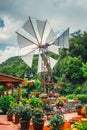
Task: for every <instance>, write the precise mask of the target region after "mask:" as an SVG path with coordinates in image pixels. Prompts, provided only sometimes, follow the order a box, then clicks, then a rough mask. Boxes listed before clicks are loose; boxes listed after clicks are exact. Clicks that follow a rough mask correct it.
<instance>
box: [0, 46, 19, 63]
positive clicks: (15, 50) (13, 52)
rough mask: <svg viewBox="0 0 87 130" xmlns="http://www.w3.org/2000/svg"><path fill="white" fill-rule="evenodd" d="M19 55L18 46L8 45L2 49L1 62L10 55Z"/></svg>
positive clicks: (0, 51) (0, 53)
mask: <svg viewBox="0 0 87 130" xmlns="http://www.w3.org/2000/svg"><path fill="white" fill-rule="evenodd" d="M17 55H18V48H16V47H11V46H7V47H6V49H5V50H4V51H2V50H0V64H1V63H2V62H4V61H5V60H7V59H8V58H10V57H14V56H17Z"/></svg>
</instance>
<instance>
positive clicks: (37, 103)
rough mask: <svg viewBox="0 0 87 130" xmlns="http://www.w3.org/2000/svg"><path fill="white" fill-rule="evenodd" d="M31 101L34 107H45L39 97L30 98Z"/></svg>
mask: <svg viewBox="0 0 87 130" xmlns="http://www.w3.org/2000/svg"><path fill="white" fill-rule="evenodd" d="M29 103H30V104H31V106H32V108H37V107H38V108H42V107H43V102H42V101H41V100H40V99H39V98H37V97H33V98H30V99H29Z"/></svg>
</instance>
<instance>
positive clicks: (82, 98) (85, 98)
mask: <svg viewBox="0 0 87 130" xmlns="http://www.w3.org/2000/svg"><path fill="white" fill-rule="evenodd" d="M66 97H67V98H68V99H74V98H78V99H79V100H80V101H81V103H82V104H84V103H87V94H76V95H75V94H70V95H67V96H66Z"/></svg>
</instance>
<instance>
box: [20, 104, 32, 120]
mask: <svg viewBox="0 0 87 130" xmlns="http://www.w3.org/2000/svg"><path fill="white" fill-rule="evenodd" d="M18 115H19V117H20V119H21V120H22V121H29V120H30V119H31V117H32V108H31V106H30V105H20V106H19V112H18Z"/></svg>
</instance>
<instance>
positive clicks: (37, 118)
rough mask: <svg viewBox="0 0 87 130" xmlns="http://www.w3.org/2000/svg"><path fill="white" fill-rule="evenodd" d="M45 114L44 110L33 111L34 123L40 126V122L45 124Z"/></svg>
mask: <svg viewBox="0 0 87 130" xmlns="http://www.w3.org/2000/svg"><path fill="white" fill-rule="evenodd" d="M43 117H44V112H43V110H42V109H39V108H36V109H34V110H33V116H32V121H33V122H34V123H37V124H39V123H40V122H43Z"/></svg>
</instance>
